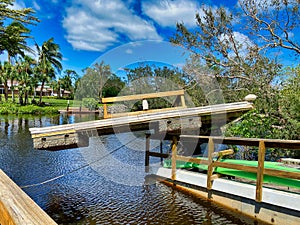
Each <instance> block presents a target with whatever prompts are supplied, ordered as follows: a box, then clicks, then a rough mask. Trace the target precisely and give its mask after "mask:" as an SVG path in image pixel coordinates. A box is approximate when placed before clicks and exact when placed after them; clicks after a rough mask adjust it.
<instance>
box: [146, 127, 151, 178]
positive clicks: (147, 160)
mask: <svg viewBox="0 0 300 225" xmlns="http://www.w3.org/2000/svg"><path fill="white" fill-rule="evenodd" d="M150 136H151V134H150V133H146V154H145V172H146V173H149V152H150Z"/></svg>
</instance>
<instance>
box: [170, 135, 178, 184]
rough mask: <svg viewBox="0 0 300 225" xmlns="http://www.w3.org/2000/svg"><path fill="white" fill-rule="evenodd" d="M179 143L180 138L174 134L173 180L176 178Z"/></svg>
mask: <svg viewBox="0 0 300 225" xmlns="http://www.w3.org/2000/svg"><path fill="white" fill-rule="evenodd" d="M177 144H178V139H177V137H176V136H173V142H172V175H171V179H172V180H176V169H177V168H176V157H177Z"/></svg>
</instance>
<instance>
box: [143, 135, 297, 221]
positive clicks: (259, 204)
mask: <svg viewBox="0 0 300 225" xmlns="http://www.w3.org/2000/svg"><path fill="white" fill-rule="evenodd" d="M150 138H151V135H148V136H147V139H150ZM198 141H200V142H201V143H208V156H207V157H201V158H197V157H191V156H184V155H181V154H179V153H178V151H177V146H178V144H179V143H180V142H182V143H186V142H198ZM149 143H150V142H149V140H147V141H146V160H145V162H146V165H149V157H160V158H168V159H169V160H170V163H169V164H170V166H169V167H161V168H160V169H159V170H158V172H157V174H154V175H152V176H153V177H154V178H156V179H158V180H159V181H161V182H163V183H165V184H167V185H169V186H171V187H173V188H175V189H178V190H181V191H184V192H187V193H189V194H192V195H196V196H198V197H201V198H204V199H205V200H209V201H211V202H214V203H216V204H219V205H221V206H223V207H226V208H228V209H230V210H232V211H235V212H239V213H242V214H244V215H247V216H249V217H251V218H254V219H257V220H259V221H263V222H266V223H268V224H278V225H281V224H289V225H298V224H300V201H299V198H300V170H298V169H296V168H285V167H284V165H281V164H284V163H279V162H278V163H275V164H276V165H277V164H280V165H278V166H276V167H275V168H274V167H270V166H269V165H268V164H267V162H265V154H266V149H267V148H283V149H294V150H300V141H299V140H277V139H258V138H237V137H218V136H215V137H214V136H195V135H181V136H179V137H178V139H177V138H176V137H175V138H174V139H173V143H172V146H171V150H172V153H171V154H166V153H158V152H152V151H151V146H150V144H149ZM216 144H227V145H243V146H256V147H258V161H246V160H244V162H242V163H239V164H238V163H237V162H236V161H235V160H229V161H226V160H224V161H223V160H220V159H221V158H222V157H223V156H224V155H228V154H232V153H233V151H232V150H231V149H228V150H223V151H220V152H215V148H214V146H215V145H216ZM282 161H283V162H284V161H288V162H292V163H293V162H298V160H292V159H287V160H284V159H282ZM147 163H148V164H147ZM183 163H190V164H191V163H192V164H195V165H197V166H198V167H197V168H202V169H201V170H202V172H196V171H193V170H191V169H180V166H178V165H179V164H181V165H182V164H183ZM221 168H225V170H226V171H227V172H228V171H230V172H231V174H230V176H229V177H231V179H228V173H222V172H221V170H220V169H221ZM146 169H149V168H146ZM249 174H250V175H251V176H249ZM240 177H241V178H243V181H242V182H241V181H240V180H241V179H239V178H240ZM253 177H254V180H253V179H252V178H253ZM232 178H237V179H236V180H235V179H232ZM281 179H282V180H281ZM266 180H268V181H270V180H271V181H272V185H271V187H270V186H269V184H268V183H267V182H266ZM278 182H279V183H280V185H279V186H280V188H282V187H285V189H280V188H275V187H276V184H278ZM274 184H275V185H274ZM282 185H283V186H282ZM277 186H278V185H277ZM290 187H294V190H297V191H290V189H293V188H290Z"/></svg>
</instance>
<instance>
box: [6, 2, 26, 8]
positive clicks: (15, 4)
mask: <svg viewBox="0 0 300 225" xmlns="http://www.w3.org/2000/svg"><path fill="white" fill-rule="evenodd" d="M9 8H10V9H15V10H20V9H23V8H26V6H25V3H24V2H23V1H15V2H14V4H13V5H12V6H9Z"/></svg>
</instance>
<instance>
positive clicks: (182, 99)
mask: <svg viewBox="0 0 300 225" xmlns="http://www.w3.org/2000/svg"><path fill="white" fill-rule="evenodd" d="M180 100H181V106H182V107H186V105H185V99H184V94H183V95H180Z"/></svg>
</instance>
